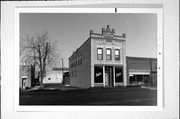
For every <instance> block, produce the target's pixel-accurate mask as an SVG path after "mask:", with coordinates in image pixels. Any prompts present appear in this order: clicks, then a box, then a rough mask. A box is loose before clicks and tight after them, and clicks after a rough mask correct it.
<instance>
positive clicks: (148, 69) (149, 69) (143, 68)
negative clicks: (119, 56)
mask: <svg viewBox="0 0 180 119" xmlns="http://www.w3.org/2000/svg"><path fill="white" fill-rule="evenodd" d="M126 62H127V63H126V64H127V79H128V85H151V86H156V85H157V59H156V58H147V57H126Z"/></svg>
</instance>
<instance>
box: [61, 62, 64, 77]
mask: <svg viewBox="0 0 180 119" xmlns="http://www.w3.org/2000/svg"><path fill="white" fill-rule="evenodd" d="M61 60H62V74H63V73H64V60H63V59H61Z"/></svg>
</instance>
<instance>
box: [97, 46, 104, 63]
mask: <svg viewBox="0 0 180 119" xmlns="http://www.w3.org/2000/svg"><path fill="white" fill-rule="evenodd" d="M98 50H101V52H102V53H101V54H98ZM99 56H101V58H99ZM97 60H103V48H101V47H98V48H97Z"/></svg>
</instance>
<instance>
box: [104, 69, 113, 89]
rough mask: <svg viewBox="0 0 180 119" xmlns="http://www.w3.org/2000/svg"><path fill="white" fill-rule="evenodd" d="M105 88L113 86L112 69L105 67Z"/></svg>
mask: <svg viewBox="0 0 180 119" xmlns="http://www.w3.org/2000/svg"><path fill="white" fill-rule="evenodd" d="M105 86H110V87H112V86H114V85H113V67H112V66H106V67H105Z"/></svg>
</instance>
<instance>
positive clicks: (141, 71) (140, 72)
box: [129, 69, 150, 76]
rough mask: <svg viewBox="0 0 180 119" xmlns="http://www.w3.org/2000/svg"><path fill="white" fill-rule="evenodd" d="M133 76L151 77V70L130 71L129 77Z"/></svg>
mask: <svg viewBox="0 0 180 119" xmlns="http://www.w3.org/2000/svg"><path fill="white" fill-rule="evenodd" d="M133 75H150V70H136V69H130V70H129V76H133Z"/></svg>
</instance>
